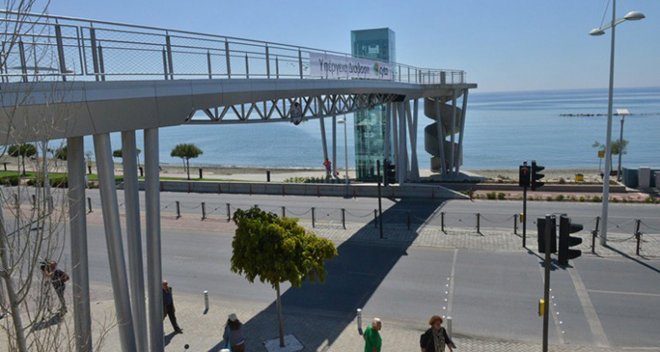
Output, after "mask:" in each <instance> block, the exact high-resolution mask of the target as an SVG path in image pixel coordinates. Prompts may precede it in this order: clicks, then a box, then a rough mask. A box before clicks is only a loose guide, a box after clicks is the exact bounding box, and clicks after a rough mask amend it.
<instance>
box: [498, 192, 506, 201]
mask: <svg viewBox="0 0 660 352" xmlns="http://www.w3.org/2000/svg"><path fill="white" fill-rule="evenodd" d="M497 199H499V200H504V199H506V194H505V193H503V192H500V193H498V194H497Z"/></svg>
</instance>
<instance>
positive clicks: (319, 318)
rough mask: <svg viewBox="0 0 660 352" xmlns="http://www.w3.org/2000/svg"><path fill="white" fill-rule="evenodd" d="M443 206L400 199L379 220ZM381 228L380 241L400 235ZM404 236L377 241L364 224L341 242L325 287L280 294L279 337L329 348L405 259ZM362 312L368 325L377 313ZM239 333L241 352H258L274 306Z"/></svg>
mask: <svg viewBox="0 0 660 352" xmlns="http://www.w3.org/2000/svg"><path fill="white" fill-rule="evenodd" d="M443 203H444V202H443V201H440V200H436V201H428V200H404V201H400V202H398V203H397V204H395V205H394V206H392V207H391V208H389V209H388V210H387V211H386V212H384V213H383V216H384V218H385V219H387V218H388V216H390V217H391V215H393V214H401V213H407V212H408V211H410V212H412V214H414V216H416V217H418V218H424V219H426V218H428V217H430V216H432V214H433V213H434V212H435V211H437V209H438V208H441V207H442V206H443ZM390 213H391V214H390ZM387 225H388V224H387V222H385V226H384V230H385V231H384V233H385V237H387V236H388V233H392V232H393V231H399V232H400V231H403V230H401V229H399V230H389V231H388V228H387ZM406 233H407V235H406V236H407V237H402V235H401V233H399V234H397V236H392V237H396V240H388V239H383V240H380V239H378V238H377V237H378V229H376V228H375V227H374V224H373V222H370V223H368V224H366V225H365V226H364V227H362V228H361V229H360V230H358V231H357V232H356V233H355V234H354V235H353V236H352V237H351V238H350V239H348V240H347V241H345V242H344V243H342V244H341V245H340V246H339V247H338V248H337V250H338V252H339V256H338V257H337V258H335V259H334V260H331V261H329V262H328V263H327V270H328V275H327V278H326V281H325V283H323V284H319V283H305V284H303V286H302V287H301V288H291V289H289V290H287V291H285V292H284V293H283V294H282V304H283V307H284V308H283V311H284V320H285V325H284V329H285V334H293V335H295V336H296V337H297V338H298V340H300V342H301V343H302V344H303V345H304V346H305V350H306V351H316V350H317V349H322V347H323V346H330V345H332V344H333V343H334V342H335V340H336V339H337V338H338V336H339V335H340V334H341V333H342V332H343V331H344V330H345V329H346V328H347V326H348V325H349V324H351V323H352V322H353V319H354V318H355V313H356V309H357V308H361V307H364V306H365V305H366V303H367V301H368V300H369V299H370V298H371V296H372V295H373V293H374V292H375V291H376V289H377V288H378V286H380V284H381V283H382V282H383V280H384V279H385V278H386V276H387V275H388V273H389V272H390V271H391V270H392V268H393V267H394V266H395V265H396V264H397V262H398V261H399V259H400V258H401V257H402V256H405V255H407V253H406V251H407V249H408V248H409V247H410V245H411V244H412V242H413V241H414V240H415V238H416V236H417V235H416V233H415V232H414V231H406ZM402 238H403V239H402ZM366 239H371V240H369V241H367V240H366ZM273 297H275V292H273ZM364 314H365V316H364V318H363V321H364V322H368V321H370V319H371V317H372V316H373V315H374V314H377V312H365V313H364ZM244 329H245V330H244V331H245V334H246V336H247V337H248V339H249V340H248V344H247V346H246V347H247V350H250V351H252V350H263V347H262V346H263V345H262V343H263V341H264V340H266V339H272V338H276V337H277V336H278V333H277V319H276V308H275V303H274V302H273V303H272V304H271V305H270V306H268V307H267V308H266V309H265V310H263V311H261V312H260V313H259V314H257V315H256V316H254V317H253V318H252V319H250V320H249V321H247V322H246V323H245V325H244ZM355 333H356V334H357V327H356V329H355ZM222 346H223V344H222V342H220V343H218V344H217V345H216V346H214V347H213V348H212V349H211V350H210V351H219V350H220V349H221V348H222ZM357 349H359V348H357V347H356V350H357Z"/></svg>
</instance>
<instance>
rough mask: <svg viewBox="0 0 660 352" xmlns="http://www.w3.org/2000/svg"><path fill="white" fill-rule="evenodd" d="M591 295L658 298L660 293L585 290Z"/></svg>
mask: <svg viewBox="0 0 660 352" xmlns="http://www.w3.org/2000/svg"><path fill="white" fill-rule="evenodd" d="M587 291H588V292H593V293H606V294H611V295H630V296H647V297H660V293H647V292H626V291H608V290H587Z"/></svg>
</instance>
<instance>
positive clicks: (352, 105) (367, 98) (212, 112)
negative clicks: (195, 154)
mask: <svg viewBox="0 0 660 352" xmlns="http://www.w3.org/2000/svg"><path fill="white" fill-rule="evenodd" d="M395 99H397V95H394V94H373V93H372V94H327V95H321V96H299V97H288V98H280V99H273V100H267V101H255V102H252V103H248V104H236V105H226V106H218V108H217V109H216V108H213V109H203V110H201V112H202V114H199V115H198V114H196V113H195V112H193V113H191V114H190V115H189V116H188V119H187V122H186V123H188V124H231V123H246V122H247V123H250V122H255V123H256V122H282V121H290V120H291V118H292V117H293V115H295V114H292V111H293V112H295V110H296V109H298V108H299V109H300V110H301V113H302V118H303V120H308V119H315V118H323V117H331V116H333V115H345V114H350V113H354V112H356V111H360V110H367V109H370V108H373V107H374V106H376V105H380V104H385V103H389V102H391V101H394V100H395ZM296 103H297V104H298V107H295V104H296Z"/></svg>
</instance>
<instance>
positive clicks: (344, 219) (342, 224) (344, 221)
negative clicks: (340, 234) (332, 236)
mask: <svg viewBox="0 0 660 352" xmlns="http://www.w3.org/2000/svg"><path fill="white" fill-rule="evenodd" d="M341 227H343V228H344V230H346V209H344V208H341Z"/></svg>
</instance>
